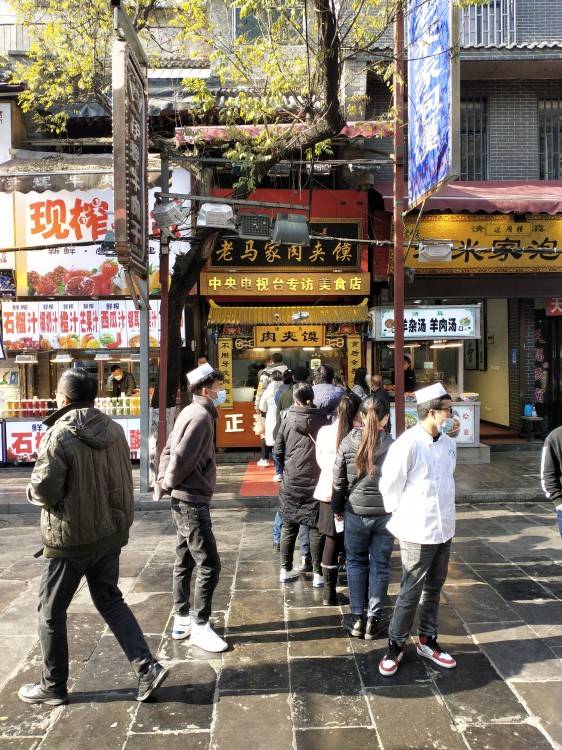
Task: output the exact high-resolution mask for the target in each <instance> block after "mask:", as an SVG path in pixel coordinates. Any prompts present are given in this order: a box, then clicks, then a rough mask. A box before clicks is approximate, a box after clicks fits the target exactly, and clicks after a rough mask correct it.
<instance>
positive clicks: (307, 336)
mask: <svg viewBox="0 0 562 750" xmlns="http://www.w3.org/2000/svg"><path fill="white" fill-rule="evenodd" d="M254 342H255V345H256V347H257V348H265V349H271V348H272V347H277V348H279V347H283V348H287V347H298V346H313V347H315V346H324V326H322V325H304V326H302V325H295V326H277V325H269V326H254Z"/></svg>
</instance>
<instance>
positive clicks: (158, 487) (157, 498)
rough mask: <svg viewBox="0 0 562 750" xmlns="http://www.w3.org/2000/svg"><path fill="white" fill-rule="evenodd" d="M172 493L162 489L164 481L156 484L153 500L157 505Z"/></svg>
mask: <svg viewBox="0 0 562 750" xmlns="http://www.w3.org/2000/svg"><path fill="white" fill-rule="evenodd" d="M169 494H170V491H169V490H167V489H164V487H162V481H160V482H154V488H153V490H152V499H153V500H154V502H155V503H159V502H160V500H162V498H163V497H165V496H166V495H169Z"/></svg>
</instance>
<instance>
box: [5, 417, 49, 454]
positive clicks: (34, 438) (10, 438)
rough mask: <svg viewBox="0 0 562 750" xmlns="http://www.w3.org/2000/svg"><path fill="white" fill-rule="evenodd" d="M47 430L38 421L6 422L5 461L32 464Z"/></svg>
mask: <svg viewBox="0 0 562 750" xmlns="http://www.w3.org/2000/svg"><path fill="white" fill-rule="evenodd" d="M46 431H47V428H46V427H45V425H44V424H43V423H42V422H41V421H40V420H38V421H36V422H6V461H7V462H8V463H19V462H32V461H35V459H36V458H37V451H38V450H39V446H40V445H41V440H42V439H43V437H44V436H45V432H46Z"/></svg>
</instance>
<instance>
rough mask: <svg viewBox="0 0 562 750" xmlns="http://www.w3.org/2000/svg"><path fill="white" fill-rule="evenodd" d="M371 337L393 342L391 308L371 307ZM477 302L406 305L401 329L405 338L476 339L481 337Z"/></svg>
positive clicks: (479, 311) (479, 312) (392, 310)
mask: <svg viewBox="0 0 562 750" xmlns="http://www.w3.org/2000/svg"><path fill="white" fill-rule="evenodd" d="M370 314H371V316H372V319H373V329H372V337H373V338H375V339H377V341H394V331H395V321H394V308H392V307H375V308H374V310H371V311H370ZM480 316H481V309H480V306H479V305H465V306H463V307H460V306H459V307H456V306H454V305H443V306H442V307H425V306H421V305H420V306H416V307H406V308H405V309H404V321H403V330H404V338H405V339H438V338H446V339H479V338H480V336H481V331H480V325H481V320H480Z"/></svg>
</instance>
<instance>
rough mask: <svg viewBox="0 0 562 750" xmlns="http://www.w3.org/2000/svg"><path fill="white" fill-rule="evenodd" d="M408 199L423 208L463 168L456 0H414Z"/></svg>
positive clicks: (410, 30) (410, 18)
mask: <svg viewBox="0 0 562 750" xmlns="http://www.w3.org/2000/svg"><path fill="white" fill-rule="evenodd" d="M407 10H408V14H407V16H406V17H407V24H408V202H409V206H410V208H413V207H414V206H417V205H418V204H419V203H421V202H422V201H423V200H424V198H426V197H427V196H428V195H429V194H430V193H432V192H433V191H434V190H436V189H437V188H438V187H439V185H441V184H443V182H444V181H445V180H447V179H448V178H450V177H451V176H453V175H454V174H455V173H456V172H457V171H458V167H457V164H456V161H457V160H458V158H459V148H458V145H459V144H457V143H456V141H457V140H458V120H459V118H458V112H459V106H460V104H459V86H458V80H459V77H458V72H459V64H460V56H459V55H458V54H455V50H454V45H455V43H456V40H455V39H454V34H453V28H452V25H453V24H452V21H453V18H452V14H453V2H452V0H431V2H426V0H410V2H409V3H408V9H407Z"/></svg>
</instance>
